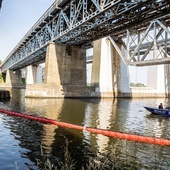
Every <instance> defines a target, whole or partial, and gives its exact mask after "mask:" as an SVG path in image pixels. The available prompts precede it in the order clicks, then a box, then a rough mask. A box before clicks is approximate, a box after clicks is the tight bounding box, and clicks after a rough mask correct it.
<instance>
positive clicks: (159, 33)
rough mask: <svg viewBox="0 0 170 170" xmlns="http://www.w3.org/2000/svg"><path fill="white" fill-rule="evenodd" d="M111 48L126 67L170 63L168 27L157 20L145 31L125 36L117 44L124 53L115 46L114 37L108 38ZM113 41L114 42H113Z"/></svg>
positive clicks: (169, 32) (169, 31)
mask: <svg viewBox="0 0 170 170" xmlns="http://www.w3.org/2000/svg"><path fill="white" fill-rule="evenodd" d="M109 39H110V40H111V42H112V44H113V46H114V47H115V49H116V50H117V52H118V53H119V55H120V56H121V58H122V59H123V61H124V62H125V63H126V64H127V65H135V66H146V65H157V64H168V63H170V27H168V26H166V25H164V24H163V23H162V22H160V21H159V20H153V21H151V22H150V24H149V25H148V27H147V28H146V30H145V31H144V30H142V31H138V33H137V34H132V35H130V32H129V30H127V36H126V38H124V39H121V40H120V41H119V42H121V44H123V46H124V49H125V51H124V53H122V51H121V49H119V47H118V46H117V44H116V39H115V38H114V37H109ZM114 39H115V40H114Z"/></svg>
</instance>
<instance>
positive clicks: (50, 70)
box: [44, 42, 65, 85]
mask: <svg viewBox="0 0 170 170" xmlns="http://www.w3.org/2000/svg"><path fill="white" fill-rule="evenodd" d="M64 49H65V48H64ZM58 53H63V49H62V48H61V49H59V52H58ZM64 53H65V51H64ZM62 56H63V55H62ZM58 67H59V65H58V61H57V52H56V47H55V43H53V42H51V43H49V45H48V46H47V51H46V60H45V71H44V83H45V84H56V85H61V81H60V74H59V68H58Z"/></svg>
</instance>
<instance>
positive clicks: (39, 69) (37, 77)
mask: <svg viewBox="0 0 170 170" xmlns="http://www.w3.org/2000/svg"><path fill="white" fill-rule="evenodd" d="M36 83H38V84H41V83H42V67H41V66H37V76H36Z"/></svg>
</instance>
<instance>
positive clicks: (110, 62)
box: [91, 38, 130, 97]
mask: <svg viewBox="0 0 170 170" xmlns="http://www.w3.org/2000/svg"><path fill="white" fill-rule="evenodd" d="M118 46H119V47H120V45H119V44H118ZM125 75H126V76H125ZM127 75H128V68H127V66H125V65H124V64H123V62H122V60H121V58H120V56H119V54H118V53H117V51H116V49H115V48H114V47H113V46H112V44H111V42H110V41H109V40H108V39H107V38H103V39H100V40H97V41H95V42H94V49H93V64H92V80H91V82H92V85H93V86H96V87H98V90H99V92H100V93H101V96H103V97H114V96H115V97H116V96H118V95H121V96H122V95H123V96H124V95H125V94H124V93H126V95H129V92H130V87H129V76H127ZM126 84H127V85H126ZM123 86H127V87H128V88H127V89H125V88H123Z"/></svg>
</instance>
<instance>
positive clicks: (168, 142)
mask: <svg viewBox="0 0 170 170" xmlns="http://www.w3.org/2000/svg"><path fill="white" fill-rule="evenodd" d="M0 112H1V113H5V114H7V115H10V116H15V117H22V118H25V119H30V120H35V121H37V122H41V123H46V124H53V125H56V126H60V127H66V128H71V129H76V130H81V131H83V130H85V131H88V132H91V133H95V134H102V135H105V136H109V137H114V138H119V139H124V140H130V141H136V142H142V143H149V144H157V145H163V146H165V145H166V146H170V140H168V139H162V138H154V137H147V136H141V135H132V134H128V133H122V132H113V131H110V130H104V129H97V128H90V127H85V126H79V125H74V124H70V123H65V122H58V121H55V120H53V119H48V118H43V117H38V116H33V115H28V114H23V113H17V112H12V111H9V110H5V109H1V108H0Z"/></svg>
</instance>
